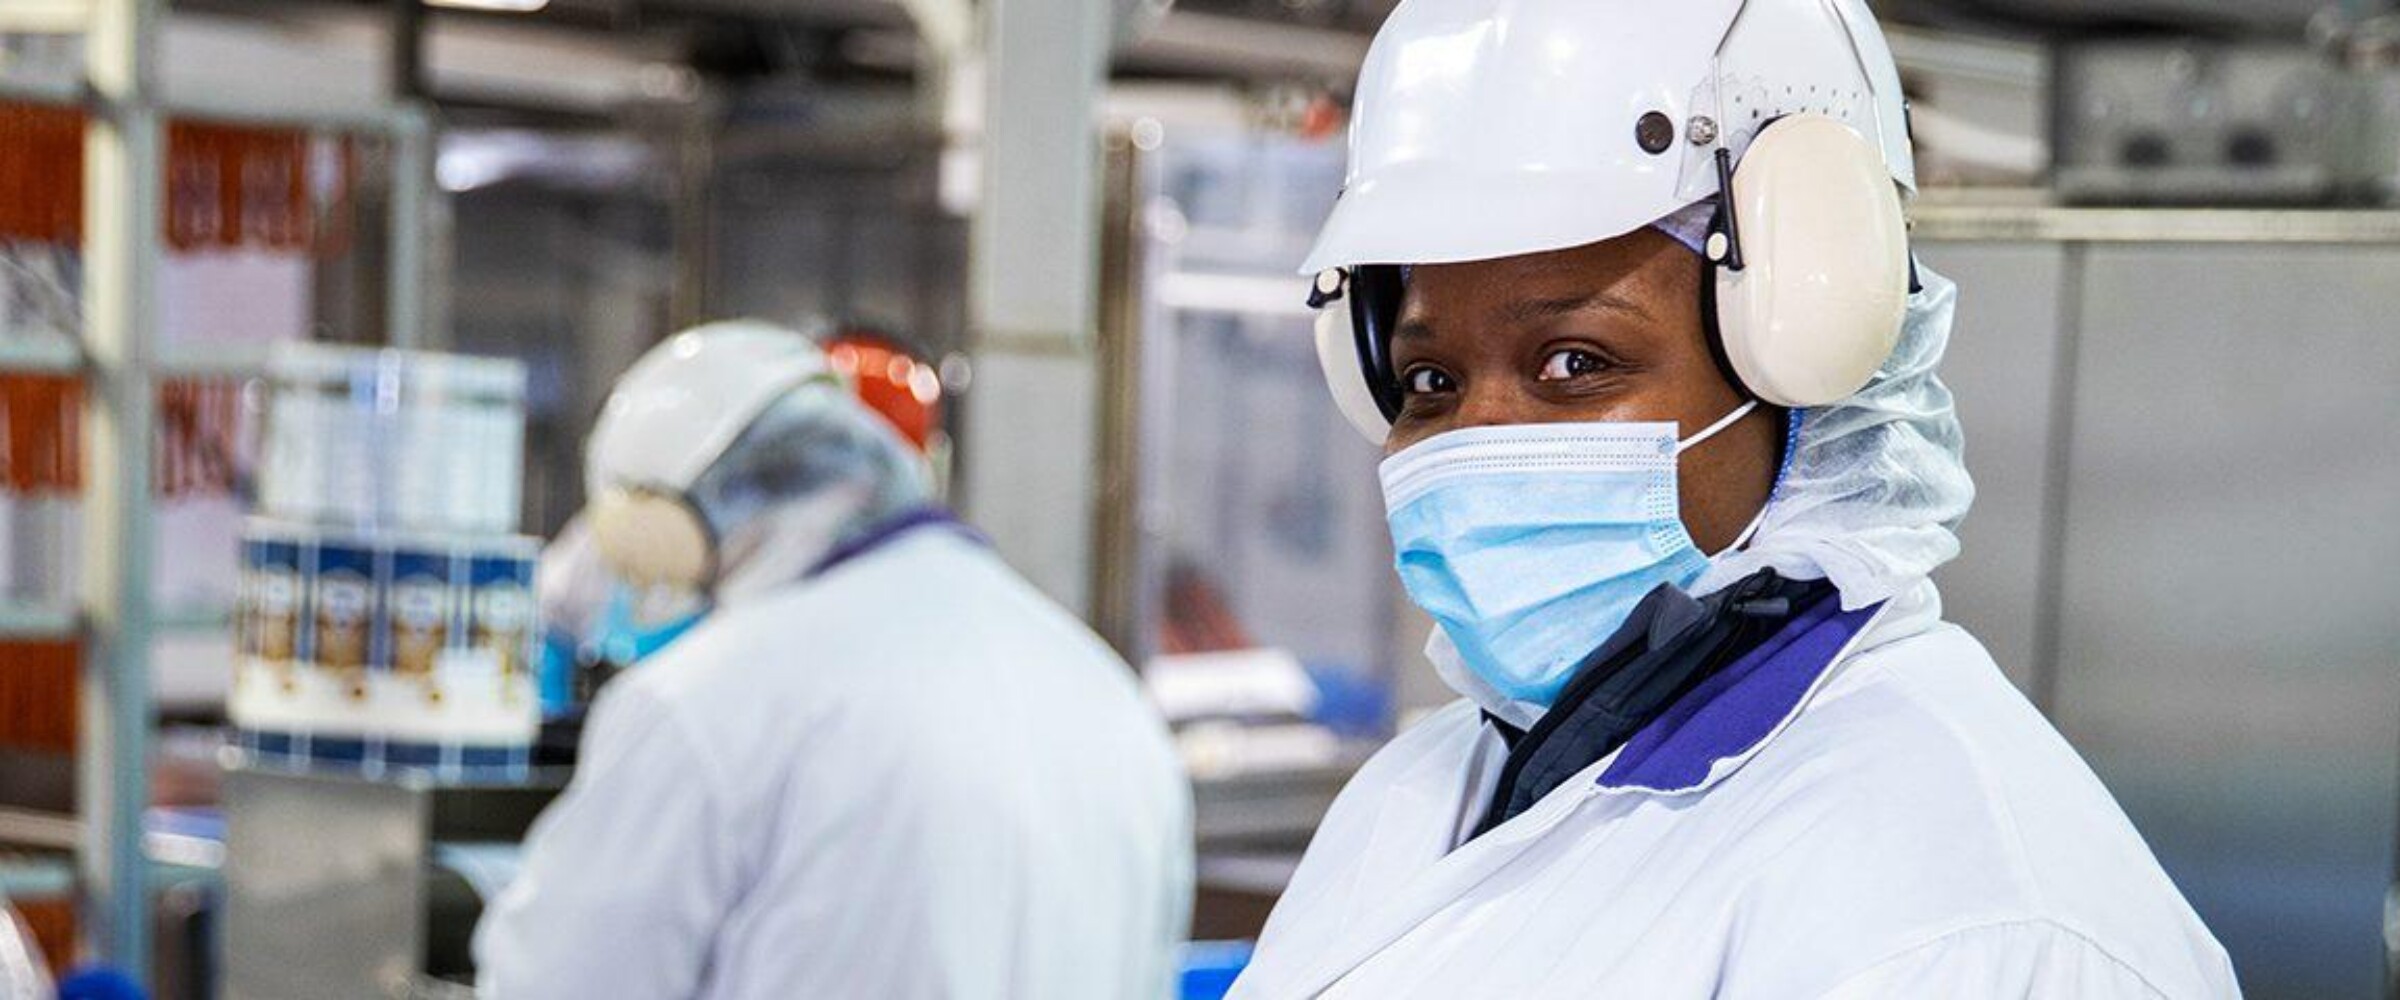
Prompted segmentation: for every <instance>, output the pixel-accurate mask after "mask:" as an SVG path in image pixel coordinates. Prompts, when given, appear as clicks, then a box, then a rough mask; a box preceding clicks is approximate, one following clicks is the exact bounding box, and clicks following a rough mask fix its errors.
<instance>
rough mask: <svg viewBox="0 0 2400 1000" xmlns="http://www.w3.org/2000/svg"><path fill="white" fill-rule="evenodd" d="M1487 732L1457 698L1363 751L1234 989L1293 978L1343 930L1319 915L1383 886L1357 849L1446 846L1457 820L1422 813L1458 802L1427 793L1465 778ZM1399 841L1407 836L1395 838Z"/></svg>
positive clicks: (1361, 903) (1479, 714)
mask: <svg viewBox="0 0 2400 1000" xmlns="http://www.w3.org/2000/svg"><path fill="white" fill-rule="evenodd" d="M1486 731H1487V730H1486V727H1485V725H1484V722H1483V710H1482V709H1480V708H1478V707H1476V705H1475V703H1474V702H1472V701H1469V700H1468V699H1465V698H1460V699H1458V700H1456V701H1453V702H1451V703H1449V704H1447V705H1444V706H1443V707H1441V708H1438V709H1435V710H1434V711H1433V712H1431V713H1429V714H1427V715H1426V716H1425V717H1423V718H1422V719H1419V720H1418V721H1417V722H1416V723H1415V724H1414V725H1411V726H1409V727H1408V728H1407V729H1405V730H1402V731H1401V732H1400V734H1399V735H1397V736H1395V737H1393V738H1392V740H1391V742H1389V743H1386V744H1384V745H1383V747H1382V748H1381V749H1379V750H1377V751H1376V752H1375V754H1374V756H1372V757H1369V758H1368V759H1367V762H1366V763H1365V764H1364V765H1362V766H1361V767H1360V768H1359V770H1358V773H1357V774H1356V775H1354V776H1352V777H1351V779H1350V781H1349V783H1348V784H1346V785H1344V786H1343V787H1342V790H1341V793H1340V794H1338V795H1336V796H1335V797H1334V800H1333V804H1332V805H1331V806H1330V807H1328V808H1327V809H1326V811H1325V818H1324V819H1323V820H1321V821H1319V822H1318V824H1317V829H1316V833H1315V835H1314V836H1313V837H1311V838H1310V840H1309V844H1308V850H1307V851H1306V852H1304V853H1303V854H1302V855H1301V858H1300V865H1299V867H1298V868H1297V869H1295V870H1294V871H1293V873H1292V880H1291V883H1290V884H1289V885H1287V886H1285V888H1284V892H1283V896H1282V898H1281V899H1280V900H1279V901H1278V902H1277V903H1276V905H1275V910H1274V912H1273V913H1272V914H1270V915H1269V916H1268V918H1267V923H1266V927H1265V928H1264V929H1263V930H1262V931H1261V932H1260V934H1259V950H1258V951H1257V953H1256V954H1255V955H1253V956H1252V958H1251V962H1250V967H1249V969H1248V971H1247V972H1246V973H1245V975H1244V979H1243V982H1242V985H1241V986H1240V987H1239V988H1237V990H1236V995H1242V996H1258V995H1263V994H1258V993H1251V992H1243V991H1244V990H1252V989H1259V988H1263V987H1262V985H1261V984H1264V983H1269V982H1282V981H1285V980H1287V979H1290V978H1292V977H1294V976H1297V975H1298V974H1299V973H1300V971H1301V970H1302V968H1303V967H1305V966H1306V965H1307V964H1309V963H1311V962H1313V961H1315V960H1316V958H1317V957H1318V956H1319V955H1321V954H1322V953H1324V952H1326V951H1328V950H1330V949H1331V948H1332V947H1333V946H1334V944H1335V942H1336V941H1337V940H1338V938H1339V937H1340V936H1341V935H1342V934H1343V933H1344V932H1345V931H1347V930H1348V928H1347V927H1346V926H1345V925H1344V924H1343V923H1342V922H1341V921H1338V920H1327V919H1325V916H1324V915H1325V914H1329V913H1356V912H1359V911H1361V910H1363V909H1364V908H1365V907H1366V905H1367V902H1368V900H1369V899H1371V898H1379V897H1380V896H1381V895H1382V894H1383V893H1385V892H1388V891H1390V889H1391V886H1390V885H1389V884H1388V880H1382V881H1379V880H1378V878H1377V875H1378V873H1376V872H1372V871H1370V870H1368V869H1367V868H1365V867H1363V866H1362V864H1361V857H1362V855H1366V854H1369V853H1381V854H1386V855H1390V854H1397V855H1400V856H1404V857H1415V858H1433V857H1440V856H1441V855H1442V854H1444V853H1446V852H1447V851H1448V850H1449V849H1450V845H1451V841H1452V839H1453V837H1454V834H1455V832H1456V824H1455V823H1438V822H1437V823H1426V822H1422V819H1423V817H1424V816H1425V815H1427V813H1428V811H1429V810H1430V811H1434V812H1443V813H1449V814H1452V815H1453V816H1454V817H1455V816H1456V814H1457V813H1458V811H1459V809H1460V808H1463V807H1464V803H1463V802H1460V803H1456V804H1454V805H1453V806H1452V807H1447V808H1446V807H1444V806H1442V805H1440V804H1437V803H1435V802H1433V801H1432V800H1433V798H1435V797H1438V796H1440V795H1441V794H1442V790H1444V789H1449V788H1453V787H1456V786H1457V784H1458V782H1459V781H1462V780H1465V779H1466V776H1465V774H1464V771H1465V770H1466V769H1469V768H1472V767H1474V766H1475V765H1476V761H1475V748H1476V746H1477V744H1478V743H1479V742H1481V741H1482V739H1483V737H1484V735H1485V733H1486ZM1494 742H1497V740H1496V738H1495V740H1494ZM1459 821H1460V822H1463V821H1464V819H1463V817H1462V818H1459ZM1401 840H1408V841H1413V843H1409V844H1406V845H1403V844H1399V843H1395V842H1396V841H1401ZM1370 848H1372V849H1373V850H1372V851H1371V850H1370ZM1383 874H1390V873H1383Z"/></svg>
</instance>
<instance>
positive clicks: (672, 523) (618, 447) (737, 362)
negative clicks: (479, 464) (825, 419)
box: [584, 320, 840, 588]
mask: <svg viewBox="0 0 2400 1000" xmlns="http://www.w3.org/2000/svg"><path fill="white" fill-rule="evenodd" d="M839 381H840V380H839V378H838V377H837V376H836V375H835V374H834V372H833V369H832V367H831V366H830V365H829V364H828V363H827V361H826V358H825V352H824V351H823V350H822V349H821V348H819V347H818V346H817V344H816V342H815V341H812V340H810V339H809V338H808V337H806V336H804V335H802V334H799V333H796V332H794V331H791V330H787V329H784V328H782V327H777V326H773V325H770V324H767V323H762V322H757V321H750V320H735V321H729V322H722V323H711V324H708V325H706V326H700V327H695V328H693V329H691V330H688V331H685V332H683V333H679V334H676V335H675V336H674V337H672V338H669V339H668V340H667V342H665V343H663V344H660V345H658V346H657V347H654V348H652V349H651V350H650V352H649V353H648V354H645V355H643V356H642V358H641V360H639V361H636V362H634V365H633V368H632V369H631V370H629V371H627V372H626V373H625V375H624V377H623V378H620V379H618V380H617V386H616V388H615V389H614V390H612V391H610V393H609V395H608V402H607V404H606V405H605V406H603V407H602V408H601V411H600V420H599V423H598V424H597V425H596V426H594V427H593V428H592V436H591V440H590V441H589V442H588V443H587V444H586V445H585V448H584V475H585V480H586V488H587V491H588V493H589V494H590V508H589V514H590V518H591V529H592V536H593V541H594V543H595V544H596V545H597V546H598V548H599V549H600V552H601V555H602V557H603V558H604V559H606V560H607V562H608V563H609V564H610V566H611V568H612V569H614V570H616V572H617V573H618V574H619V575H620V576H623V577H625V578H626V579H628V580H631V581H633V582H635V583H637V584H641V585H645V586H677V587H684V588H697V587H701V586H704V585H706V584H707V583H708V582H709V581H710V580H711V579H713V578H714V577H715V575H716V572H717V568H718V567H717V566H716V560H717V558H718V552H717V542H718V539H717V538H716V537H715V534H714V531H713V530H712V528H711V526H710V523H709V520H708V519H707V518H706V517H703V516H702V515H701V512H700V510H699V509H698V507H697V505H696V504H694V503H693V501H692V500H691V498H690V497H689V496H688V495H687V494H688V493H689V491H690V490H691V489H692V487H693V485H694V483H696V482H697V481H698V480H699V479H700V477H701V475H702V474H703V473H705V472H707V471H708V470H709V468H710V467H712V466H714V465H715V464H716V463H717V460H718V459H719V458H720V457H722V456H723V455H724V454H725V451H726V449H727V448H729V447H731V446H732V445H733V444H734V442H735V441H736V440H737V439H739V438H740V437H741V435H742V432H743V431H745V430H747V429H749V428H750V426H751V424H752V423H753V422H755V421H756V420H757V419H758V418H759V415H760V414H761V413H763V412H765V411H766V410H767V409H768V408H769V407H770V406H772V405H774V404H775V403H776V402H777V401H779V400H781V399H783V398H784V397H785V396H786V395H788V394H789V393H791V392H792V391H793V390H795V389H798V388H800V387H802V386H805V385H808V384H810V383H812V382H823V383H827V384H839Z"/></svg>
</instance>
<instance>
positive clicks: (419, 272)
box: [384, 103, 448, 349]
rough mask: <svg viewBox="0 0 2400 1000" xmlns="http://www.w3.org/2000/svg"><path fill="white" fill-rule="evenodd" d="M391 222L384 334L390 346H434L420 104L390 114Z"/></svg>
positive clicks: (425, 129)
mask: <svg viewBox="0 0 2400 1000" xmlns="http://www.w3.org/2000/svg"><path fill="white" fill-rule="evenodd" d="M391 143H392V202H391V218H390V219H389V220H388V227H387V228H386V229H385V230H384V233H385V237H386V239H387V240H388V245H389V252H388V253H386V254H385V255H384V256H385V260H384V266H385V268H386V272H387V273H386V275H385V279H384V281H385V284H384V294H385V296H386V299H385V310H386V311H385V314H384V330H385V333H386V335H387V336H388V337H389V339H390V343H391V345H392V346H393V347H410V348H420V347H421V348H436V349H438V348H440V347H443V346H445V341H447V340H448V337H447V336H444V334H445V333H446V331H444V330H441V329H438V328H436V327H435V325H434V324H432V323H429V322H427V321H426V313H427V309H426V305H427V300H426V295H425V256H426V251H427V247H428V244H427V234H426V229H427V226H426V223H427V221H428V219H429V218H430V216H429V214H428V213H430V212H431V211H432V209H433V155H434V149H433V118H432V115H431V114H430V113H428V112H427V111H426V109H425V106H424V105H422V104H417V103H405V104H402V105H401V106H400V107H399V108H398V109H397V110H396V111H394V112H393V121H392V132H391Z"/></svg>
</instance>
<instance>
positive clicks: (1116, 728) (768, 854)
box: [475, 528, 1192, 1000]
mask: <svg viewBox="0 0 2400 1000" xmlns="http://www.w3.org/2000/svg"><path fill="white" fill-rule="evenodd" d="M1191 851H1192V827H1191V791H1190V786H1189V784H1188V783H1187V782H1186V781H1185V779H1184V776H1183V773H1182V770H1181V767H1180V765H1179V764H1178V762H1177V759H1176V757H1175V754H1174V752H1173V748H1172V746H1171V744H1170V742H1169V740H1168V736H1167V732H1166V729H1165V727H1164V725H1163V724H1161V723H1160V721H1159V720H1158V718H1157V717H1156V715H1155V714H1154V712H1153V711H1152V710H1151V709H1150V708H1149V707H1148V706H1147V704H1146V703H1145V702H1144V701H1143V700H1142V699H1141V697H1140V695H1139V694H1138V692H1137V689H1136V686H1135V681H1134V678H1133V676H1132V674H1131V672H1130V671H1128V670H1127V669H1126V667H1125V664H1124V663H1123V661H1121V660H1119V659H1117V657H1116V656H1115V655H1113V654H1112V653H1111V652H1110V651H1109V650H1108V649H1107V648H1106V647H1105V646H1104V645H1102V644H1101V642H1100V641H1099V640H1098V639H1097V638H1095V637H1094V636H1093V635H1092V634H1091V633H1090V632H1089V631H1088V630H1086V629H1085V628H1083V626H1082V625H1081V624H1080V623H1078V622H1076V621H1075V620H1074V619H1073V618H1072V617H1070V616H1069V615H1068V614H1067V613H1066V612H1064V611H1063V610H1061V609H1059V608H1058V607H1057V606H1056V605H1054V604H1052V603H1051V602H1050V601H1048V600H1047V599H1045V598H1043V597H1042V596H1041V595H1040V594H1038V593H1037V592H1035V591H1034V589H1033V588H1032V587H1031V586H1029V585H1028V584H1026V583H1025V582H1024V581H1023V580H1022V579H1021V578H1019V577H1018V576H1016V575H1015V574H1014V573H1013V572H1011V571H1010V570H1009V569H1008V567H1007V566H1006V565H1004V564H1003V563H1002V562H1001V561H1000V560H999V559H998V558H997V557H996V556H994V555H993V554H991V553H990V552H989V551H987V550H986V549H985V548H983V547H982V546H980V545H978V544H976V543H974V542H972V541H970V540H967V539H966V538H964V537H962V536H961V535H959V534H958V533H956V532H953V531H950V530H947V529H939V528H934V529H920V530H916V531H913V532H910V533H908V534H905V535H902V536H900V537H898V538H897V539H895V540H893V541H891V542H890V543H889V544H887V545H886V546H884V547H882V548H879V549H876V550H873V551H871V552H869V553H867V554H866V555H863V556H861V557H859V558H857V559H855V560H853V561H850V562H847V563H844V564H842V565H840V566H838V567H836V568H835V569H834V570H832V571H831V572H829V573H827V574H826V575H824V576H822V577H820V578H818V579H815V580H812V581H808V582H806V583H803V584H799V585H794V586H791V587H787V588H784V589H783V590H781V591H779V592H775V593H771V594H768V595H764V596H762V597H760V598H758V599H755V600H753V601H751V602H749V603H746V604H742V605H739V606H736V607H733V608H729V609H726V610H724V611H722V612H720V613H718V614H716V615H715V616H713V617H711V618H709V619H708V620H706V621H705V622H703V623H702V624H701V625H700V626H699V627H697V628H695V629H694V630H693V631H692V632H691V633H689V634H688V635H686V636H684V637H683V638H682V639H680V640H678V641H677V642H676V644H675V645H673V646H671V647H668V649H666V650H665V651H664V652H662V653H660V654H659V655H658V656H657V657H655V658H653V659H651V660H649V661H645V662H644V663H643V665H642V666H641V667H640V668H638V669H636V670H634V671H633V672H631V673H630V674H627V675H626V676H625V677H623V678H622V679H620V680H619V681H617V682H616V683H615V684H613V685H612V686H611V687H610V688H609V689H608V690H607V691H606V692H605V693H604V694H603V695H602V696H601V698H600V699H599V703H598V705H597V707H596V709H595V712H594V715H593V721H592V725H591V728H590V729H589V730H588V732H587V733H586V735H585V741H584V756H583V759H582V762H581V766H580V767H579V769H578V770H577V772H576V775H575V780H574V782H573V784H572V786H571V787H570V788H569V789H568V790H567V792H566V794H565V795H564V796H563V797H562V798H561V799H559V801H558V802H557V803H556V804H555V805H553V806H552V807H551V808H550V810H549V812H548V813H546V814H544V815H543V816H542V818H541V820H540V822H539V823H537V824H536V825H535V827H534V830H533V833H532V836H531V838H530V840H529V841H528V843H527V845H526V855H525V863H524V869H523V871H522V873H521V874H520V875H519V876H518V878H517V880H516V881H515V882H514V883H513V884H512V885H511V886H510V888H509V889H508V890H507V891H506V892H504V893H503V894H502V896H501V898H500V899H499V900H498V901H497V902H496V903H495V905H494V906H493V907H492V910H491V912H490V913H489V914H488V916H487V917H486V918H485V920H484V923H483V925H482V926H481V927H480V928H478V931H477V935H476V941H475V952H476V958H477V962H478V963H479V966H480V969H481V976H482V979H481V983H480V987H481V989H482V991H483V993H484V995H486V996H487V997H490V998H493V1000H535V998H547V997H558V998H575V1000H594V998H602V997H606V998H632V1000H666V998H686V997H707V998H727V1000H730V998H759V1000H767V998H774V1000H790V998H811V997H831V998H853V997H856V998H877V1000H885V998H893V1000H897V998H914V997H926V998H936V997H1023V998H1038V1000H1076V998H1090V1000H1120V998H1128V997H1156V996H1161V995H1164V994H1166V993H1167V991H1168V990H1169V988H1170V985H1171V982H1172V977H1173V972H1174V970H1173V968H1172V961H1173V957H1172V954H1173V948H1174V946H1175V945H1176V944H1177V943H1178V942H1179V941H1181V939H1182V937H1183V935H1184V933H1185V931H1186V927H1187V922H1188V919H1189V912H1190V906H1191V892H1192V883H1191V880H1192V856H1191Z"/></svg>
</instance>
